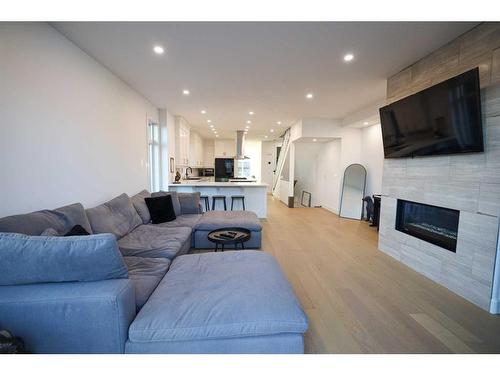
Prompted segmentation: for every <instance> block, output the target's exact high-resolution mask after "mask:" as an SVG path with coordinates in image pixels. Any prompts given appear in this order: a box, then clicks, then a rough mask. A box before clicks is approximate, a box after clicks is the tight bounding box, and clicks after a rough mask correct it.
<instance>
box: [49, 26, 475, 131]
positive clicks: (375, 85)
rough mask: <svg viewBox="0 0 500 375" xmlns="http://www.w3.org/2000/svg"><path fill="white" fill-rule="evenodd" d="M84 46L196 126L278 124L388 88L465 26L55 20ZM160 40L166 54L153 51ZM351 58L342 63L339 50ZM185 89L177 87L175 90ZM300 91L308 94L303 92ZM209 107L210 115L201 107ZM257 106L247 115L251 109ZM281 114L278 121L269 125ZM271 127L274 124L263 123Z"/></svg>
mask: <svg viewBox="0 0 500 375" xmlns="http://www.w3.org/2000/svg"><path fill="white" fill-rule="evenodd" d="M52 25H53V26H54V27H55V28H56V29H58V30H59V31H60V32H61V33H63V34H64V35H65V36H66V37H68V38H69V39H70V40H72V41H73V42H74V43H75V44H76V45H78V46H79V47H80V48H81V49H83V50H84V51H86V52H87V53H88V54H90V55H91V56H93V57H94V58H95V59H96V60H98V61H99V62H100V63H102V64H103V65H104V66H106V67H107V68H108V69H110V70H111V71H112V72H114V73H115V74H116V75H117V76H119V77H120V78H121V79H123V80H124V81H125V82H127V83H128V84H129V85H130V86H132V87H133V88H134V89H136V90H137V91H139V92H140V93H142V94H143V95H144V96H145V97H146V98H148V99H149V100H150V101H151V102H153V103H154V104H155V105H156V106H158V107H159V108H167V109H168V110H169V111H170V112H171V113H172V114H175V115H182V116H184V117H185V118H186V120H187V121H188V122H189V123H190V124H191V125H193V126H194V127H196V128H197V129H198V130H199V131H200V133H201V134H202V135H203V136H210V137H213V134H212V133H211V132H210V131H209V129H208V124H207V123H206V120H207V119H210V120H212V124H214V125H215V127H216V128H217V130H218V131H219V134H220V137H221V138H227V137H234V136H235V134H234V130H237V129H243V128H244V127H245V126H246V125H247V124H246V120H251V121H252V124H250V127H251V128H250V131H249V134H248V136H247V137H249V138H255V137H259V138H261V139H262V138H263V136H264V135H268V136H269V137H271V136H272V135H275V134H278V133H279V132H280V130H282V129H284V128H286V127H287V126H288V125H290V124H291V123H292V122H293V121H294V120H296V119H299V118H302V117H325V118H336V119H342V118H344V117H345V116H347V115H349V114H351V113H352V112H355V111H356V110H357V109H359V108H363V107H365V106H366V105H368V104H369V103H373V102H374V101H376V100H379V99H381V98H383V97H384V96H385V90H386V78H387V77H389V76H391V75H393V74H395V73H397V72H398V71H400V70H401V69H403V68H404V67H406V66H408V65H410V64H411V63H413V62H414V61H416V60H418V59H420V58H422V57H424V56H425V55H427V54H428V53H430V52H431V51H433V50H435V49H437V48H438V47H440V46H442V45H443V44H445V43H447V42H449V41H451V40H452V39H454V38H455V37H457V36H458V35H460V34H461V33H463V32H465V31H467V30H468V29H470V28H472V27H473V26H474V25H475V24H474V23H470V22H469V23H464V22H420V23H415V22H411V23H404V22H378V23H377V22H364V23H360V22H328V23H325V22H323V23H312V22H272V23H257V22H248V23H243V22H241V23H220V22H214V23H209V22H200V23H197V22H181V23H178V22H160V23H158V22H157V23H133V22H129V23H127V22H125V23H123V22H118V23H114V22H97V23H90V22H58V23H53V24H52ZM156 44H160V45H162V46H163V47H164V48H165V54H164V55H162V56H158V55H155V54H154V53H153V51H152V47H153V45H156ZM348 52H351V53H353V54H354V56H355V58H354V60H353V61H352V62H351V63H349V64H346V63H345V62H344V61H343V56H344V55H345V54H346V53H348ZM183 89H189V90H190V92H191V94H190V95H189V96H183V95H182V90H183ZM307 92H313V93H314V99H313V100H312V101H308V100H306V99H305V94H306V93H307ZM202 109H205V110H207V115H202V114H201V113H200V111H201V110H202ZM249 111H254V112H255V115H253V116H249V115H248V112H249ZM277 121H281V122H282V125H281V126H278V125H276V122H277ZM271 128H274V129H275V130H276V131H275V132H274V133H273V134H271V133H270V129H271Z"/></svg>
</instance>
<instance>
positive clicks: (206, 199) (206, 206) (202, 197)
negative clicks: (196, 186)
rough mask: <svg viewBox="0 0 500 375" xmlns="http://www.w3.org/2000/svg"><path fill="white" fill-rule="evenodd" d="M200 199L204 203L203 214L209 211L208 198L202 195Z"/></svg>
mask: <svg viewBox="0 0 500 375" xmlns="http://www.w3.org/2000/svg"><path fill="white" fill-rule="evenodd" d="M200 199H203V200H204V201H205V212H207V211H210V198H208V196H207V195H202V196H201V197H200Z"/></svg>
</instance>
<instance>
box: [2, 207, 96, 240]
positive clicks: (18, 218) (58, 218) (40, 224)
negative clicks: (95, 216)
mask: <svg viewBox="0 0 500 375" xmlns="http://www.w3.org/2000/svg"><path fill="white" fill-rule="evenodd" d="M77 224H78V225H81V226H82V227H84V228H85V229H86V230H87V231H88V232H89V233H92V230H91V228H90V223H89V221H88V219H87V215H86V214H85V210H84V208H83V206H82V204H81V203H74V204H71V205H68V206H64V207H59V208H56V209H55V210H41V211H36V212H31V213H27V214H22V215H13V216H7V217H4V218H2V219H0V232H10V233H22V234H27V235H30V236H37V235H39V234H41V233H42V232H43V231H44V230H45V229H48V228H53V229H54V230H56V231H57V232H58V233H66V232H67V231H68V230H70V229H71V228H72V227H73V226H75V225H77Z"/></svg>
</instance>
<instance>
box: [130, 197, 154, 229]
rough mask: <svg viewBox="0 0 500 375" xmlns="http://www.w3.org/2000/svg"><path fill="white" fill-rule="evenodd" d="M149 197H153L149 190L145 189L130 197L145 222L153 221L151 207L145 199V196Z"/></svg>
mask: <svg viewBox="0 0 500 375" xmlns="http://www.w3.org/2000/svg"><path fill="white" fill-rule="evenodd" d="M149 197H151V194H150V193H149V191H147V190H143V191H141V192H140V193H137V194H136V195H134V196H133V197H131V198H130V200H131V201H132V204H133V205H134V208H135V210H136V211H137V213H138V214H139V216H140V217H141V219H142V223H143V224H148V223H149V222H150V221H151V215H150V214H149V209H148V206H147V205H146V201H145V198H149Z"/></svg>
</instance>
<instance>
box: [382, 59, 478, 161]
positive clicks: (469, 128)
mask: <svg viewBox="0 0 500 375" xmlns="http://www.w3.org/2000/svg"><path fill="white" fill-rule="evenodd" d="M380 122H381V125H382V139H383V143H384V154H385V157H386V158H401V157H413V156H425V155H443V154H458V153H465V152H482V151H484V145H483V127H482V124H481V98H480V90H479V69H478V68H475V69H472V70H470V71H468V72H465V73H463V74H460V75H458V76H456V77H454V78H451V79H449V80H447V81H444V82H441V83H439V84H437V85H435V86H432V87H429V88H428V89H425V90H423V91H420V92H418V93H416V94H414V95H411V96H408V97H406V98H404V99H401V100H399V101H397V102H394V103H392V104H389V105H387V106H385V107H382V108H380Z"/></svg>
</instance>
